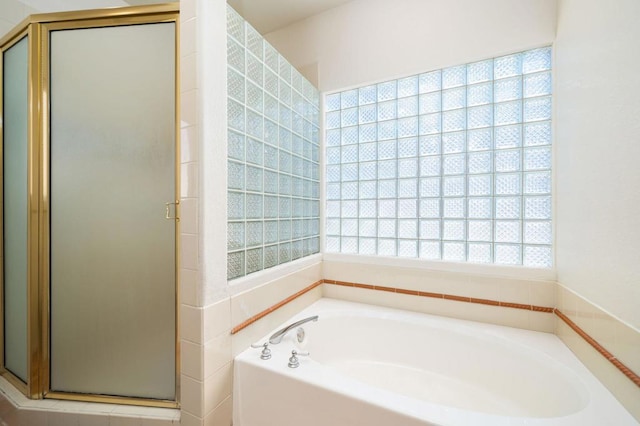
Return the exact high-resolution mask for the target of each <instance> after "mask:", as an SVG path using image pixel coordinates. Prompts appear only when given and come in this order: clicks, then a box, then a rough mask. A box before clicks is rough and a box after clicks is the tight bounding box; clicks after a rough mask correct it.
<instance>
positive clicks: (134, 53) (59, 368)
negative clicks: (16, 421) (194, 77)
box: [0, 5, 179, 407]
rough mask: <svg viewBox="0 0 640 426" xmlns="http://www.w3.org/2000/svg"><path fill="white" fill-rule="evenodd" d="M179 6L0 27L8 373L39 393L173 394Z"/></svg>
mask: <svg viewBox="0 0 640 426" xmlns="http://www.w3.org/2000/svg"><path fill="white" fill-rule="evenodd" d="M177 18H178V7H177V6H176V5H154V6H143V7H133V8H122V9H105V10H96V11H83V12H69V13H58V14H46V15H33V16H31V17H30V18H28V19H27V20H25V21H24V22H23V24H21V25H20V26H18V27H17V28H16V29H14V30H13V31H11V32H10V33H9V34H7V35H6V36H5V37H4V38H2V39H1V40H0V52H1V55H0V72H1V77H2V78H1V81H2V88H1V91H0V117H1V121H0V141H1V143H2V163H1V165H2V185H1V189H2V209H1V210H0V211H1V214H2V227H1V232H2V245H1V253H2V262H1V268H2V269H1V274H0V279H1V284H2V292H1V293H0V294H1V297H2V300H1V304H0V306H1V308H2V315H1V316H0V318H1V321H2V327H1V330H2V331H1V332H2V339H1V341H2V351H1V352H0V353H1V361H2V362H1V367H0V374H2V376H4V377H5V378H6V379H7V380H9V381H10V382H11V383H12V384H14V385H15V386H16V387H18V388H19V389H20V390H21V391H22V392H24V393H25V394H26V395H27V396H29V397H31V398H59V399H76V400H83V401H102V402H118V403H128V404H142V405H153V406H164V407H171V406H176V405H177V395H178V386H179V382H178V377H179V376H178V374H177V366H178V365H179V362H178V357H177V354H178V350H177V348H178V346H177V344H176V342H177V317H176V306H177V292H176V288H177V285H176V282H177V278H176V271H177V257H176V253H177V252H178V251H177V247H176V245H177V238H176V236H177V235H178V226H179V219H178V217H179V202H178V201H177V200H178V193H177V190H178V188H179V185H178V183H177V179H178V175H179V174H178V173H177V171H178V161H177V159H178V158H179V156H178V152H179V146H178V134H177V127H178V126H177V123H178V117H177V108H176V101H177V83H176V81H177V79H176V75H177V45H178V43H177V34H178V31H177V25H178V19H177Z"/></svg>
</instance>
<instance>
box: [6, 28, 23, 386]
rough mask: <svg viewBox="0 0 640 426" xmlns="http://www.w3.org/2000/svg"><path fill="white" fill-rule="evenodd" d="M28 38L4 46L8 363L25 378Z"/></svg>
mask: <svg viewBox="0 0 640 426" xmlns="http://www.w3.org/2000/svg"><path fill="white" fill-rule="evenodd" d="M28 48H29V46H28V39H27V37H24V38H23V39H22V40H20V41H18V42H17V43H16V44H14V45H13V46H11V47H9V48H8V49H7V50H5V51H4V53H3V55H2V60H3V81H2V88H3V90H2V113H3V117H2V151H3V158H2V160H3V161H2V172H3V176H2V184H3V187H2V193H3V197H4V200H3V211H2V215H3V217H2V218H3V223H2V226H3V247H2V256H3V273H4V274H3V277H2V278H3V283H4V285H3V298H2V300H3V305H4V306H3V313H4V318H3V322H4V324H3V325H4V330H3V332H4V367H5V368H6V369H7V370H9V371H10V372H11V373H13V374H14V375H15V376H16V377H18V378H20V379H21V380H22V381H23V382H25V383H27V381H28V380H27V376H28V369H27V362H28V357H27V282H28V278H27V275H28V270H27V267H28V266H27V250H28V244H27V241H28V231H27V220H28V201H27V200H28V169H27V161H28V141H27V137H28V136H27V133H28V85H27V78H28V75H29V74H28Z"/></svg>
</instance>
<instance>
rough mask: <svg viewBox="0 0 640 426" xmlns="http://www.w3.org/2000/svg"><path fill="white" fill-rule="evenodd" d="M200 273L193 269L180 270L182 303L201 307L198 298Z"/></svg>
mask: <svg viewBox="0 0 640 426" xmlns="http://www.w3.org/2000/svg"><path fill="white" fill-rule="evenodd" d="M198 277H199V273H198V271H194V270H193V269H184V268H181V269H180V302H181V303H183V304H185V305H190V306H200V302H199V298H198V287H199V282H198Z"/></svg>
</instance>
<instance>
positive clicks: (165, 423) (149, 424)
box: [142, 417, 173, 426]
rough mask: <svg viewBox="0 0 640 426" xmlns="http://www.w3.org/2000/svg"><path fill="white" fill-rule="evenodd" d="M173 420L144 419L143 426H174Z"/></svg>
mask: <svg viewBox="0 0 640 426" xmlns="http://www.w3.org/2000/svg"><path fill="white" fill-rule="evenodd" d="M172 425H173V419H157V418H151V417H147V418H145V417H143V418H142V426H172Z"/></svg>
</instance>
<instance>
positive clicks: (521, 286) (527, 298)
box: [499, 279, 531, 305]
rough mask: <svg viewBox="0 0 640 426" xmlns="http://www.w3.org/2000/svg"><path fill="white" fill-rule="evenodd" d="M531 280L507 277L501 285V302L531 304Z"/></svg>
mask: <svg viewBox="0 0 640 426" xmlns="http://www.w3.org/2000/svg"><path fill="white" fill-rule="evenodd" d="M530 289H531V282H530V281H525V280H514V279H505V280H503V281H501V285H500V299H499V300H500V302H508V303H522V304H525V305H530V304H531V291H530Z"/></svg>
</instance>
